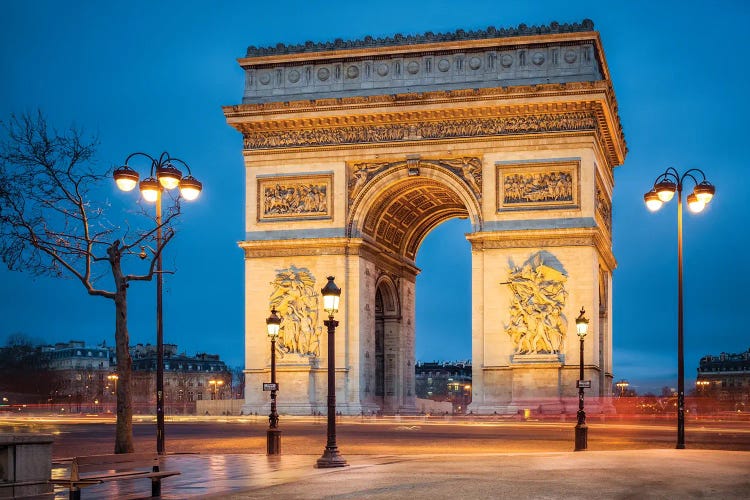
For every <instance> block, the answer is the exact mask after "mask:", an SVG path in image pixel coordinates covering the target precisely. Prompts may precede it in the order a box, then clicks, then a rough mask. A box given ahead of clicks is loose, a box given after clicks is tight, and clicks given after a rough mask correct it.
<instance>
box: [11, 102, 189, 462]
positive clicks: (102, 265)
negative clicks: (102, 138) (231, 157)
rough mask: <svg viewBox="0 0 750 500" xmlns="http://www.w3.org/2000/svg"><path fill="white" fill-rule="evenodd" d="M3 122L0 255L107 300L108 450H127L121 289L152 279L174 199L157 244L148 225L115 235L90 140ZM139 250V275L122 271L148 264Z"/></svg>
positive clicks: (35, 119) (73, 132) (38, 120)
mask: <svg viewBox="0 0 750 500" xmlns="http://www.w3.org/2000/svg"><path fill="white" fill-rule="evenodd" d="M3 125H4V128H5V131H6V132H7V137H3V138H2V139H0V258H2V260H3V262H4V263H5V264H6V265H7V266H8V268H9V269H10V270H14V271H28V272H30V273H32V274H34V275H37V276H39V275H47V276H55V277H72V278H73V279H76V280H78V281H80V282H81V284H82V285H83V286H84V288H85V289H86V291H87V292H88V293H89V295H95V296H97V297H104V298H106V299H110V300H112V301H114V304H115V345H116V354H117V374H118V376H119V383H118V385H117V427H116V434H115V453H129V452H132V451H133V422H132V421H133V408H132V402H131V393H130V379H131V364H132V361H131V358H130V352H129V350H128V346H129V343H130V339H129V334H128V303H127V291H128V285H129V283H130V282H131V281H148V280H151V278H152V277H153V275H154V270H155V266H156V261H157V258H158V257H159V255H160V254H161V252H162V250H163V248H164V246H165V245H166V244H168V243H169V241H170V240H171V239H172V237H173V236H174V230H173V229H172V223H173V222H175V217H177V216H178V215H179V213H180V206H179V200H174V205H173V206H172V207H171V208H170V210H169V211H168V213H167V214H166V217H164V219H163V222H162V228H163V231H164V236H163V238H162V244H161V246H160V247H159V246H156V240H155V233H156V230H157V227H156V224H155V223H153V224H150V225H151V226H152V227H151V228H150V229H148V230H127V231H120V229H119V228H118V227H117V226H115V225H113V224H111V223H110V222H109V221H108V220H107V219H106V217H105V209H106V208H107V204H106V203H104V202H102V201H101V197H99V199H97V196H96V189H97V187H99V186H102V185H103V184H104V183H107V182H113V181H112V177H111V172H110V171H109V170H107V171H98V170H96V169H95V168H94V167H93V164H94V161H93V160H94V155H95V152H96V147H97V145H98V140H97V139H96V138H92V137H86V136H84V133H83V132H82V131H81V130H80V129H78V128H76V127H71V128H69V129H68V130H66V131H64V132H62V133H58V132H57V131H54V130H50V129H49V128H48V126H47V121H46V119H45V117H44V115H43V114H42V113H41V112H38V113H37V114H36V115H31V114H23V115H20V116H16V115H11V117H10V120H9V121H8V122H7V123H5V124H3ZM143 215H144V216H145V212H144V213H143ZM145 246H150V247H151V248H152V249H153V252H152V253H151V256H150V262H148V261H147V262H142V263H141V264H140V268H139V269H140V271H141V274H127V273H126V272H125V271H124V270H123V259H126V258H127V257H134V256H137V257H139V258H140V259H142V260H145V259H148V258H149V256H148V254H147V253H146V252H145V251H143V247H145ZM135 260H136V261H138V259H135ZM126 261H129V259H126Z"/></svg>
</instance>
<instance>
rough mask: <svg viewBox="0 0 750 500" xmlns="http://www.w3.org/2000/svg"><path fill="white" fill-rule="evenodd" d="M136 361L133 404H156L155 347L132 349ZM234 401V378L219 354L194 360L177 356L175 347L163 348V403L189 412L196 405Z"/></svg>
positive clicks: (180, 410)
mask: <svg viewBox="0 0 750 500" xmlns="http://www.w3.org/2000/svg"><path fill="white" fill-rule="evenodd" d="M130 355H131V357H132V358H133V381H132V383H133V404H134V405H136V407H138V406H141V405H144V404H152V403H153V404H155V402H156V346H154V345H151V344H146V345H143V344H138V345H135V346H133V347H131V348H130ZM225 397H228V398H231V397H232V374H231V372H230V371H229V368H227V365H226V363H224V362H223V361H221V359H219V355H218V354H206V353H199V354H196V355H195V356H188V355H187V354H185V353H184V352H183V353H179V354H178V352H177V345H176V344H164V403H165V405H166V407H167V408H169V407H172V408H173V409H174V411H176V412H184V411H190V408H191V407H192V406H193V405H194V402H195V401H199V400H201V399H224V398H225Z"/></svg>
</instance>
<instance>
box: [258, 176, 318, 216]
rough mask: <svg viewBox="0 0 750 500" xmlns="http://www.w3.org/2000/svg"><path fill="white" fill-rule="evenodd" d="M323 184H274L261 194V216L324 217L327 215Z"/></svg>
mask: <svg viewBox="0 0 750 500" xmlns="http://www.w3.org/2000/svg"><path fill="white" fill-rule="evenodd" d="M327 190H328V186H326V185H325V184H310V183H298V184H288V185H285V184H275V185H274V186H267V187H265V188H264V192H263V215H266V216H269V215H271V216H273V215H318V214H321V215H324V214H327V213H328V200H327Z"/></svg>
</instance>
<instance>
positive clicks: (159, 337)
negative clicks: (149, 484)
mask: <svg viewBox="0 0 750 500" xmlns="http://www.w3.org/2000/svg"><path fill="white" fill-rule="evenodd" d="M161 245H162V235H161V189H159V192H158V194H157V196H156V251H157V256H156V452H157V453H158V454H159V455H164V454H166V450H165V449H164V323H163V316H162V287H163V279H162V260H161V254H162V253H161Z"/></svg>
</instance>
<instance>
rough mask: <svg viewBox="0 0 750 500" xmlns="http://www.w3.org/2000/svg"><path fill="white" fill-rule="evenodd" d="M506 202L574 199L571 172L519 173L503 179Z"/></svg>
mask: <svg viewBox="0 0 750 500" xmlns="http://www.w3.org/2000/svg"><path fill="white" fill-rule="evenodd" d="M503 190H504V195H505V196H504V198H503V200H504V203H506V204H513V203H541V202H550V201H557V202H559V201H573V176H572V175H571V173H570V172H544V173H538V174H534V173H518V174H509V175H505V176H504V179H503Z"/></svg>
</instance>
